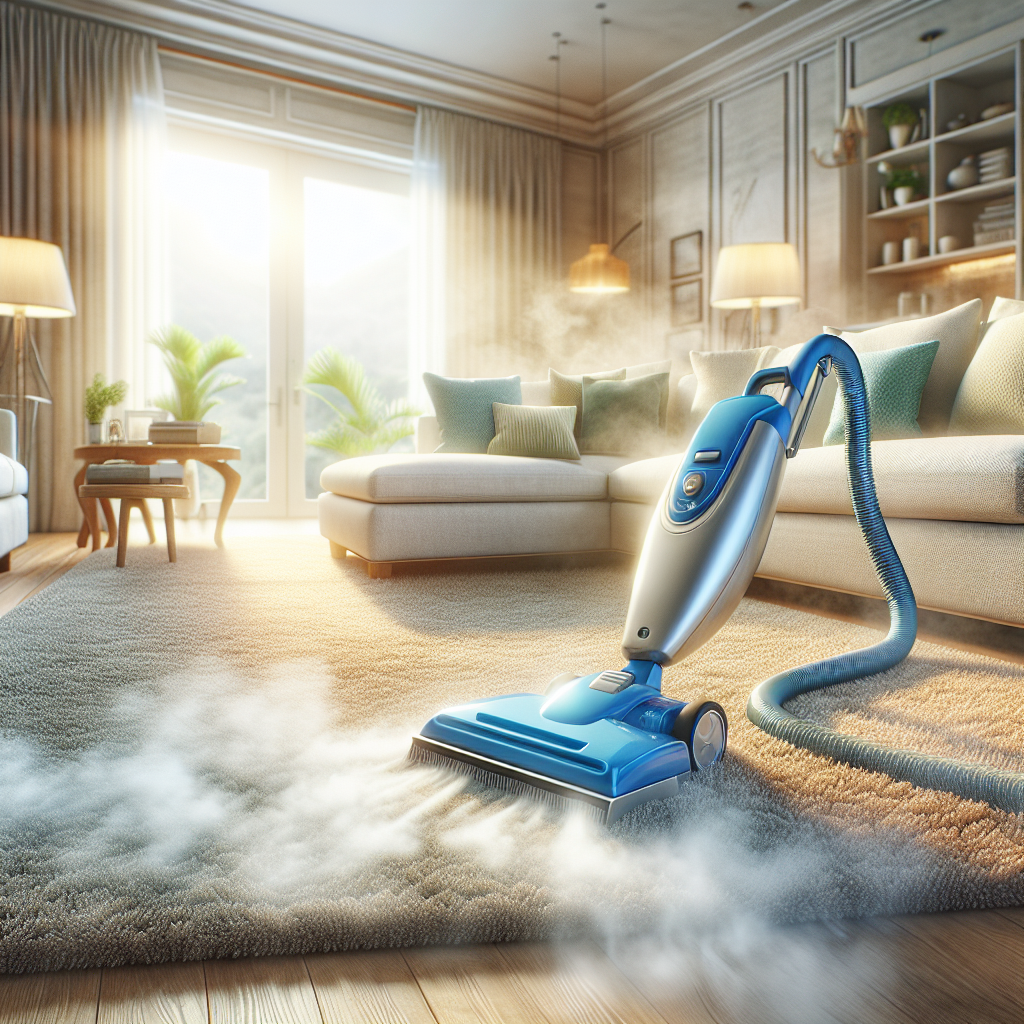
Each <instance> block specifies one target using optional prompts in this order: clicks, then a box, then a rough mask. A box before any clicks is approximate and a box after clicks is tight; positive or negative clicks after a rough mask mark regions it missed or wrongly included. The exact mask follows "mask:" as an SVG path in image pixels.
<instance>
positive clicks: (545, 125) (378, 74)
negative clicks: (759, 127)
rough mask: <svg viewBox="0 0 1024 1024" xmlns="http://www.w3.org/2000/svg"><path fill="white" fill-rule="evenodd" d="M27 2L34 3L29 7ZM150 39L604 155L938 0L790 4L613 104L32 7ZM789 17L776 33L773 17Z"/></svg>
mask: <svg viewBox="0 0 1024 1024" xmlns="http://www.w3.org/2000/svg"><path fill="white" fill-rule="evenodd" d="M23 2H26V0H23ZM27 2H28V3H31V4H32V5H33V6H36V7H41V8H46V9H50V10H55V11H59V12H62V13H67V14H73V15H76V16H79V17H84V18H89V19H91V20H94V21H100V22H104V23H106V24H110V25H114V26H117V27H121V28H130V29H134V30H136V31H139V32H145V33H147V34H149V35H151V36H153V37H155V38H156V39H157V41H158V42H159V43H160V44H162V45H164V46H167V47H170V48H173V49H176V50H180V51H184V52H186V53H191V54H194V55H196V56H200V57H208V58H212V59H220V60H226V61H230V62H234V63H238V64H242V65H244V66H246V67H249V68H252V69H253V70H256V71H266V72H270V73H272V74H279V75H284V76H289V77H295V78H299V79H301V80H303V81H306V82H309V83H310V84H312V85H323V86H326V87H329V88H341V89H346V90H351V91H353V92H356V93H359V94H362V95H364V96H367V97H369V98H374V97H376V98H380V99H384V100H392V101H394V100H398V101H400V102H403V103H408V104H412V105H416V104H426V105H429V106H437V107H442V108H445V109H448V110H454V111H456V112H458V113H463V114H470V115H473V116H476V117H482V118H486V119H487V120H491V121H498V122H502V123H505V124H510V125H514V126H516V127H521V128H528V129H531V130H533V131H539V132H543V133H545V134H550V135H558V136H559V137H560V138H562V139H563V140H564V141H566V142H572V143H576V144H579V145H583V146H589V147H594V148H601V146H602V145H603V143H604V141H605V139H606V138H607V141H608V144H609V145H611V144H614V143H616V142H617V141H621V140H622V139H623V138H625V137H627V136H631V135H633V134H635V133H636V132H638V131H640V130H643V129H645V128H648V127H651V126H653V125H654V124H656V123H658V122H659V121H664V120H666V119H668V118H670V117H672V116H674V115H676V114H678V113H679V112H680V111H681V110H683V109H684V108H690V107H692V106H693V105H695V104H696V103H700V102H703V101H705V100H706V99H707V98H709V97H710V96H711V95H712V93H713V92H715V91H718V90H721V89H722V88H723V87H727V85H728V83H729V82H731V81H738V80H740V79H751V78H756V77H757V76H758V75H759V74H761V73H763V72H764V71H766V70H768V69H770V68H773V67H778V66H779V65H780V64H781V63H785V62H786V61H788V60H792V59H796V58H797V57H799V56H801V55H803V54H806V53H808V52H809V51H810V50H812V49H815V48H820V47H821V45H822V44H823V43H825V42H827V41H829V40H831V41H833V42H834V41H835V40H836V39H838V38H841V37H843V36H844V35H846V34H849V33H851V32H863V31H865V30H866V29H868V28H870V27H874V26H875V25H877V24H879V23H883V22H884V21H886V20H889V19H891V18H892V17H894V16H895V15H897V14H902V13H905V12H906V11H908V10H913V9H915V8H917V7H921V6H925V5H927V4H928V3H930V2H934V0H830V2H828V3H825V4H820V3H818V0H785V2H784V3H782V4H780V5H779V6H777V7H775V8H772V10H770V11H767V12H765V13H764V14H762V15H760V16H758V17H757V18H755V19H753V20H752V21H751V22H750V23H749V24H747V25H745V26H743V27H742V28H740V29H736V30H735V31H733V32H731V33H729V34H728V35H726V36H724V37H722V38H721V39H718V40H716V41H715V42H714V43H711V44H709V45H708V46H705V47H702V48H701V49H700V50H697V51H696V52H694V53H692V54H689V55H687V56H686V57H684V58H682V59H681V60H679V61H676V62H675V63H674V64H671V65H669V66H668V67H666V68H663V69H662V70H661V71H658V72H655V73H654V74H653V75H650V76H648V77H647V78H645V79H643V80H642V81H640V82H637V83H636V84H635V85H632V86H629V87H628V88H626V89H624V90H622V91H620V92H618V93H616V94H615V95H614V96H611V97H609V98H608V101H607V102H606V103H603V104H587V103H582V102H579V101H578V100H572V99H566V98H564V97H563V98H562V100H561V106H560V112H559V111H558V110H557V109H556V107H557V100H556V97H555V95H554V94H553V93H551V92H547V91H545V90H543V89H536V88H533V87H532V86H527V85H522V84H519V83H516V82H510V81H508V80H506V79H502V78H497V77H495V76H492V75H487V74H484V73H481V72H477V71H472V70H469V69H467V68H462V67H457V66H455V65H452V64H448V63H445V62H443V61H437V60H433V59H431V58H429V57H423V56H419V55H417V54H413V53H409V52H406V51H404V50H398V49H395V48H392V47H388V46H383V45H381V44H379V43H373V42H370V41H368V40H364V39H359V38H356V37H354V36H348V35H344V34H342V33H339V32H335V31H333V30H331V29H324V28H318V27H316V26H313V25H307V24H305V23H303V22H298V21H294V20H292V19H289V18H283V17H280V16H279V15H275V14H269V13H266V12H263V11H256V10H252V9H251V8H243V7H240V6H239V5H238V4H235V3H231V2H229V0H27ZM781 14H785V15H786V20H785V21H784V22H783V23H782V24H778V25H776V26H775V27H772V21H773V18H774V19H775V20H776V21H777V20H778V16H779V15H781Z"/></svg>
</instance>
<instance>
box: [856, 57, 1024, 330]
mask: <svg viewBox="0 0 1024 1024" xmlns="http://www.w3.org/2000/svg"><path fill="white" fill-rule="evenodd" d="M894 103H907V104H909V105H910V106H911V107H912V108H913V109H914V110H917V111H919V112H920V120H919V123H918V125H917V126H916V127H915V128H914V129H913V137H912V140H911V141H909V142H908V144H907V145H904V146H900V147H899V148H895V149H894V148H891V143H890V139H889V133H888V131H887V129H886V128H885V125H884V123H883V115H884V112H885V109H886V108H887V107H888V106H890V105H891V104H894ZM1002 103H1012V104H1013V109H1012V110H1010V111H1009V112H1006V113H1001V114H998V115H996V116H995V117H989V118H986V119H984V120H982V119H981V115H982V113H983V112H984V111H986V110H987V109H988V108H990V107H992V106H994V105H996V104H1002ZM1020 107H1021V52H1020V44H1015V45H1014V46H1012V47H1008V48H1007V49H1005V50H1003V51H1001V52H999V53H995V54H993V55H990V56H988V57H985V58H983V59H980V60H976V61H974V62H972V63H971V64H968V65H965V66H962V67H956V68H953V69H951V70H950V71H948V72H947V73H945V74H942V75H937V76H935V77H933V78H930V79H928V80H927V81H924V82H918V83H915V84H912V85H908V86H906V87H905V88H903V89H902V90H901V91H900V92H899V93H898V94H894V95H887V96H882V97H878V98H873V99H872V100H871V101H870V103H867V104H866V105H865V113H866V116H867V123H868V141H867V144H868V156H867V159H866V162H865V171H864V213H865V232H864V243H865V246H864V249H865V267H864V270H865V280H866V283H867V287H866V294H865V298H866V300H867V307H868V315H869V316H885V315H892V314H893V313H895V312H897V310H896V309H895V308H894V306H895V304H896V298H897V295H898V293H899V292H901V291H909V292H912V293H928V292H932V293H939V292H943V289H945V290H946V291H948V288H946V282H945V281H944V279H943V278H942V277H941V275H943V274H945V275H947V276H948V274H949V272H950V268H952V267H954V266H955V265H957V264H965V265H968V266H964V267H962V268H961V269H960V270H959V271H958V273H959V275H960V277H962V278H966V277H968V276H970V277H971V280H972V282H973V284H972V287H976V288H977V287H980V286H979V285H978V284H977V280H976V279H980V278H983V277H984V276H985V275H986V274H989V275H991V276H992V277H993V283H992V289H994V290H998V291H1000V292H1002V293H1003V294H1014V291H1015V287H1016V286H1015V280H1016V273H1015V267H1014V262H1015V261H1016V260H1019V259H1020V253H1019V251H1018V250H1019V249H1020V245H1021V230H1020V215H1021V209H1020V201H1021V170H1020V157H1021V110H1020ZM958 119H959V120H961V121H967V122H968V123H966V124H961V125H959V126H957V121H958ZM951 125H953V127H950V126H951ZM1003 146H1006V147H1007V148H1008V149H1009V151H1010V165H1009V168H1008V169H1009V172H1010V173H1009V175H1008V176H1005V177H1002V178H1000V179H999V180H997V181H990V182H985V183H983V184H976V185H972V186H969V187H966V188H961V189H955V188H952V187H950V185H949V184H948V181H947V179H948V176H949V173H950V171H952V170H953V169H954V168H955V167H957V166H958V165H959V164H960V163H961V162H962V161H963V160H964V158H965V157H968V156H974V157H978V156H979V155H980V154H982V153H987V152H989V151H991V150H995V149H1000V148H1002V147H1003ZM883 162H884V163H886V164H888V165H889V166H891V167H892V168H914V169H916V170H917V171H918V172H919V173H920V175H921V176H922V178H923V180H924V182H925V183H926V187H925V189H924V190H923V191H924V192H925V193H926V194H922V195H919V196H918V197H916V198H915V199H914V200H913V201H912V202H909V203H906V204H905V205H902V206H897V205H895V204H894V203H893V197H892V194H891V193H888V194H886V193H885V192H884V191H883V185H884V182H885V177H886V176H885V175H884V174H882V173H880V167H879V165H881V164H883ZM1004 198H1006V199H1010V200H1012V203H1013V210H1014V225H1013V228H1014V230H1013V238H1012V239H1007V240H1001V241H995V242H988V243H986V244H979V245H975V244H974V237H975V231H974V225H975V223H976V222H978V221H979V218H982V215H983V213H984V211H985V210H986V208H987V207H989V206H990V205H991V204H993V203H999V201H1000V200H1001V199H1004ZM949 235H952V236H954V237H955V238H956V239H957V243H958V244H957V246H956V248H954V249H952V250H951V251H949V252H941V251H940V249H939V239H941V238H943V237H945V236H949ZM907 237H915V238H917V240H918V242H919V248H920V256H919V257H918V258H916V259H911V260H905V261H904V260H900V261H898V262H896V263H890V264H888V265H885V264H883V262H882V251H883V246H884V245H885V243H886V242H897V243H900V244H901V253H902V241H903V239H905V238H907ZM947 244H948V243H947ZM982 261H987V262H982ZM971 264H974V265H973V266H971ZM937 297H938V298H939V299H940V301H941V299H942V298H943V297H944V292H943V294H942V295H937Z"/></svg>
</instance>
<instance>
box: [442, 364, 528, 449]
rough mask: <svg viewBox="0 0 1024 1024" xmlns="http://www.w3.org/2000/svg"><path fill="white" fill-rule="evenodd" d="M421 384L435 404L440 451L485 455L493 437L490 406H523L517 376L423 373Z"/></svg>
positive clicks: (492, 420) (492, 419)
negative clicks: (462, 375) (482, 376)
mask: <svg viewBox="0 0 1024 1024" xmlns="http://www.w3.org/2000/svg"><path fill="white" fill-rule="evenodd" d="M423 383H424V384H426V386H427V393H428V394H429V395H430V400H431V402H433V403H434V412H435V413H437V422H438V425H439V426H440V428H441V447H440V448H438V451H442V452H476V453H477V454H481V455H482V454H484V453H485V452H486V451H487V446H488V445H489V444H490V443H491V439H492V438H493V437H494V415H493V413H492V411H491V405H492V404H493V403H494V402H504V403H506V404H507V405H522V402H523V393H522V389H521V388H520V386H519V383H520V382H519V378H518V377H491V378H487V377H484V378H479V379H462V378H458V377H440V376H438V375H437V374H436V373H425V374H423Z"/></svg>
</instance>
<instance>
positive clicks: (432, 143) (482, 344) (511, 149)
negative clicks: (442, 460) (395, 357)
mask: <svg viewBox="0 0 1024 1024" xmlns="http://www.w3.org/2000/svg"><path fill="white" fill-rule="evenodd" d="M560 181H561V145H560V143H559V142H558V141H556V140H554V139H549V138H546V137H544V136H542V135H536V134H534V133H533V132H528V131H523V130H521V129H519V128H507V127H505V126H503V125H498V124H492V123H490V122H488V121H481V120H479V119H477V118H473V117H465V116H463V115H461V114H452V113H449V112H447V111H443V110H434V109H432V108H429V107H421V108H420V110H419V113H418V115H417V118H416V143H415V155H414V162H413V179H412V195H413V216H414V224H415V243H414V266H413V281H414V287H413V329H412V332H411V335H412V338H413V353H412V360H411V364H412V365H411V367H410V370H411V374H412V379H413V380H414V381H419V379H420V374H421V373H422V371H423V370H433V371H435V372H443V373H448V374H450V375H452V376H461V377H475V376H490V375H496V374H505V373H517V372H527V370H528V369H529V368H530V367H531V366H532V364H533V363H535V362H537V359H538V357H540V359H541V361H543V353H542V347H541V346H539V345H538V344H537V343H536V341H535V339H534V324H533V320H532V318H531V316H530V312H531V308H532V306H533V303H534V301H535V300H536V299H537V298H538V296H539V294H540V293H541V292H543V291H544V290H545V289H547V288H550V287H551V286H552V285H553V283H554V282H555V280H556V277H557V274H558V266H559V190H560ZM545 365H546V364H545ZM421 400H422V398H421Z"/></svg>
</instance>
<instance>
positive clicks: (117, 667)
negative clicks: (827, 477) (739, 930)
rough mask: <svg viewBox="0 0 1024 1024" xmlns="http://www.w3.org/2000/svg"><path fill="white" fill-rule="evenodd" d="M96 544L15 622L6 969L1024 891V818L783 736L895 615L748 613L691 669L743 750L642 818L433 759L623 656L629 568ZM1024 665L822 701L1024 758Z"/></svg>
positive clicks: (9, 690)
mask: <svg viewBox="0 0 1024 1024" xmlns="http://www.w3.org/2000/svg"><path fill="white" fill-rule="evenodd" d="M165 557H166V556H165V555H164V554H163V553H162V552H161V551H160V550H158V549H156V548H152V549H150V548H142V547H139V548H133V549H132V550H131V552H130V556H129V558H130V560H129V565H128V567H127V568H126V569H123V570H117V569H115V568H114V567H113V552H112V551H103V552H100V553H98V554H96V555H93V556H90V557H89V558H88V559H86V560H85V561H84V562H83V563H82V564H81V565H79V566H78V567H76V568H75V569H73V570H72V571H71V572H69V573H67V574H66V575H65V576H64V577H62V578H61V579H60V580H59V581H58V582H57V583H55V584H54V585H53V586H51V587H49V588H47V589H46V590H45V591H43V592H42V593H41V594H39V595H37V596H36V597H35V598H33V599H31V600H30V601H28V602H26V603H25V604H23V605H21V606H19V607H18V608H16V609H14V611H12V612H10V613H9V614H8V615H6V616H4V617H3V618H0V664H2V665H3V670H4V671H3V676H4V678H3V700H2V702H0V837H2V838H0V920H2V924H0V971H22V970H43V969H49V968H57V967H69V966H85V965H98V964H103V965H108V964H118V963H126V962H153V961H159V960H170V959H197V958H207V957H215V956H232V955H253V954H264V953H293V952H307V951H315V950H329V949H342V948H352V947H357V946H364V947H365V946H386V945H403V944H423V943H436V942H452V941H483V940H515V939H524V938H537V937H542V936H569V935H578V934H582V933H591V934H597V935H599V936H602V937H604V938H606V939H607V938H614V937H615V936H617V935H619V934H626V933H631V934H636V933H637V932H646V933H654V934H658V935H661V936H666V937H670V936H672V935H674V934H684V933H685V934H687V935H690V936H692V935H694V934H699V933H701V932H702V931H706V930H714V929H720V928H723V927H734V926H735V925H736V923H737V922H744V921H754V920H759V921H762V922H763V921H776V920H797V919H806V918H812V917H828V916H838V915H861V914H877V913H895V912H907V911H919V910H938V909H947V908H967V907H980V906H997V905H1011V904H1018V903H1022V902H1024V879H1022V876H1021V871H1022V868H1024V834H1022V830H1021V822H1020V821H1019V820H1018V818H1017V817H1016V816H1013V815H1008V814H1005V813H1003V812H999V811H994V810H992V809H991V808H989V807H988V806H987V805H983V804H973V803H968V802H965V801H962V800H958V799H956V798H953V797H950V796H948V795H945V794H942V793H936V792H930V791H921V790H915V789H913V788H912V787H910V786H908V785H906V784H902V783H894V782H892V781H891V780H889V779H888V778H886V777H884V776H879V775H874V774H871V773H867V772H863V771H857V770H853V769H850V768H847V767H842V766H838V765H835V764H832V763H830V762H828V761H825V760H823V759H821V758H817V757H814V756H811V755H809V754H806V753H803V752H801V751H798V750H794V749H792V748H790V747H788V746H786V745H785V744H783V743H781V742H779V741H776V740H773V739H771V738H769V737H767V736H765V735H764V734H762V733H760V732H759V731H757V730H756V729H754V728H753V727H752V726H751V725H750V724H749V723H748V722H747V721H746V718H745V716H744V713H743V708H744V704H745V701H746V698H747V694H748V693H749V691H750V689H751V688H752V687H753V686H754V685H755V684H756V683H757V682H759V681H760V680H762V679H763V678H766V677H767V676H769V675H771V674H773V673H775V672H776V671H778V670H780V669H781V668H783V667H786V666H789V665H793V664H797V663H802V662H806V661H808V660H812V659H816V658H820V657H823V656H825V655H828V654H831V653H834V652H836V651H839V650H846V649H850V648H853V647H858V646H863V645H865V644H867V643H869V642H871V641H872V640H874V639H876V638H877V637H878V634H877V633H875V632H872V631H871V630H867V629H864V628H860V627H856V626H851V625H848V624H845V623H842V622H838V621H834V620H830V619H824V618H819V617H817V616H812V615H809V614H806V613H803V612H798V611H792V610H787V609H785V608H781V607H778V606H775V605H769V604H764V603H760V602H755V601H746V602H744V603H743V605H741V607H740V609H739V610H738V611H737V613H736V615H735V616H734V617H733V619H732V620H731V621H730V623H729V624H728V625H727V627H726V628H725V629H723V630H722V632H721V633H720V634H719V635H718V636H717V637H716V638H715V639H714V641H712V642H711V643H709V644H707V645H706V646H705V647H704V648H703V649H702V650H701V651H699V652H698V653H697V654H696V655H694V656H693V657H691V658H690V659H689V661H688V662H687V663H685V664H684V665H680V666H677V667H675V668H673V669H670V670H669V671H668V672H667V673H666V678H665V691H666V693H668V694H670V695H673V696H679V697H682V698H685V699H689V698H690V697H692V696H696V695H707V696H709V697H713V698H715V699H718V700H719V701H721V703H722V704H723V705H724V706H725V708H726V711H727V712H728V715H729V719H730V726H731V731H730V749H729V755H728V758H727V760H726V762H725V763H724V764H723V765H722V766H720V767H719V768H717V769H715V770H713V771H711V772H708V773H705V774H704V775H703V776H702V777H700V778H699V779H697V780H695V781H694V782H693V783H691V784H690V785H689V786H688V787H687V788H686V792H685V793H684V794H683V795H682V796H680V797H679V798H677V799H675V800H672V801H667V802H664V803H661V804H657V805H653V804H652V805H648V807H647V808H646V809H644V810H643V811H641V812H638V813H636V814H634V815H632V816H629V817H627V818H626V819H624V820H623V821H622V822H620V823H618V824H617V825H616V826H614V827H612V828H611V829H601V828H600V827H598V826H595V825H593V824H592V823H590V822H589V821H587V820H585V819H582V818H577V817H569V818H554V817H551V816H549V815H548V814H547V813H546V812H544V811H541V810H538V809H536V808H535V807H533V806H532V805H529V804H525V803H522V802H515V801H512V800H509V799H506V798H502V797H500V796H495V795H493V794H491V793H488V792H484V791H480V790H478V789H475V788H473V787H471V786H467V784H466V783H465V782H464V781H462V780H459V779H453V778H452V777H450V776H447V775H446V774H444V773H441V772H438V771H433V770H428V769H423V768H416V769H409V768H404V767H403V766H402V758H403V755H404V752H405V750H406V748H407V741H408V735H409V733H410V732H411V731H413V730H415V729H416V728H418V726H419V725H420V724H422V722H423V721H424V720H425V719H426V718H427V717H429V716H430V715H431V714H433V713H434V712H436V711H437V710H439V709H441V708H442V707H444V706H446V705H448V704H452V703H456V702H459V701H462V700H465V699H469V698H473V697H480V696H487V695H492V694H502V693H508V692H515V691H522V690H535V689H538V688H539V687H540V686H542V685H543V684H544V683H545V682H546V680H547V679H549V678H550V677H552V676H553V675H555V674H557V673H559V672H562V671H566V670H574V671H578V672H585V671H595V670H598V669H601V668H609V667H610V668H618V667H620V664H621V656H620V654H619V650H618V645H619V639H620V634H621V623H622V619H623V615H624V612H625V607H626V603H627V601H628V596H629V589H630V585H631V573H630V570H629V569H628V568H622V567H616V566H605V567H591V568H576V569H536V570H528V571H515V570H511V571H505V572H486V573H470V572H461V573H458V574H450V575H436V574H435V575H418V576H397V577H395V578H393V579H391V580H386V581H376V580H369V579H368V578H367V577H366V576H365V575H364V574H363V573H362V572H361V571H360V569H359V568H358V566H357V565H356V564H354V562H353V561H352V560H348V561H346V562H335V561H333V560H332V559H331V558H330V557H329V556H328V553H327V544H326V541H322V540H320V539H319V538H308V537H300V538H276V539H272V540H265V539H257V538H250V539H239V540H235V541H232V542H231V543H230V546H229V547H228V548H227V549H226V550H224V551H218V550H215V549H212V548H208V547H200V546H185V547H183V548H182V549H181V551H180V561H179V562H178V563H177V564H176V565H173V566H172V565H168V564H167V563H166V561H164V559H165ZM1022 681H1024V672H1022V670H1021V669H1020V668H1019V667H1015V666H1012V665H1008V664H1005V663H1002V662H998V661H994V660H991V659H987V658H984V657H980V656H977V655H972V654H966V653H962V652H958V651H954V650H949V649H945V648H941V647H938V646H934V645H929V644H923V643H919V644H918V645H917V647H916V648H915V650H914V653H913V655H912V657H911V658H910V659H909V660H908V662H906V663H905V664H904V665H903V666H900V667H899V668H898V669H896V670H894V671H892V672H890V673H888V674H886V675H885V676H881V677H877V678H875V679H873V680H870V681H868V682H862V683H859V684H851V685H848V686H843V687H839V688H836V689H835V690H833V691H829V692H827V693H822V694H818V695H816V696H815V697H813V698H808V699H805V700H804V701H802V705H801V709H800V710H801V713H804V714H807V715H811V716H814V717H817V718H820V719H821V720H827V721H829V722H831V723H832V724H834V725H835V726H836V727H838V728H842V729H844V730H848V731H856V732H858V733H860V734H862V735H865V736H872V737H876V738H880V739H882V740H884V741H885V742H890V743H894V744H898V745H901V746H912V747H916V748H918V749H921V750H927V751H933V752H936V753H946V754H956V755H958V756H963V757H967V758H975V759H978V760H984V761H986V762H990V763H997V764H1000V765H1002V766H1004V767H1012V768H1017V769H1021V770H1024V756H1022V751H1024V710H1022V708H1021V700H1020V693H1021V683H1022Z"/></svg>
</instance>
